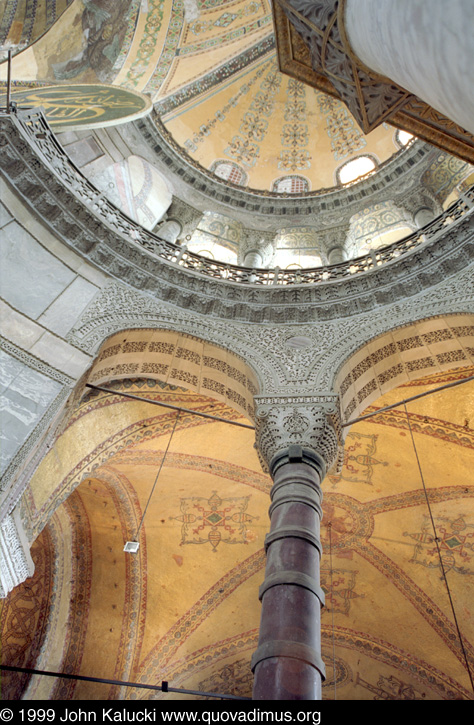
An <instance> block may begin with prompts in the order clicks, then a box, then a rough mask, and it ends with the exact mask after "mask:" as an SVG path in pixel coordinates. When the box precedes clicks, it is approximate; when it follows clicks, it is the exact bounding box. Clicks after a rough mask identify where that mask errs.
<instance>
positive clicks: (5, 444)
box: [0, 351, 63, 473]
mask: <svg viewBox="0 0 474 725" xmlns="http://www.w3.org/2000/svg"><path fill="white" fill-rule="evenodd" d="M62 387H63V386H62V385H61V383H59V382H57V381H56V380H51V378H48V377H47V376H46V375H43V374H42V373H40V372H38V371H37V370H32V369H31V368H29V367H28V366H27V365H26V364H25V363H23V362H22V361H20V360H17V359H16V358H14V357H13V356H11V355H8V354H7V353H6V352H3V351H0V390H1V393H2V397H1V400H0V414H1V432H0V441H1V446H0V471H1V472H2V473H3V472H4V471H5V469H6V467H7V466H8V463H9V462H10V461H11V459H12V458H13V456H14V455H15V453H16V452H17V451H18V450H19V448H20V447H21V446H22V445H23V443H24V442H25V441H26V439H27V438H28V436H29V435H30V433H31V432H32V430H33V429H34V428H35V426H36V425H37V424H38V422H39V421H40V419H41V418H42V416H43V415H44V413H45V412H46V411H47V409H48V407H49V406H50V404H51V403H52V401H53V400H54V399H55V397H56V396H57V395H58V394H59V392H60V391H61V389H62Z"/></svg>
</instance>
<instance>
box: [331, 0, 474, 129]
mask: <svg viewBox="0 0 474 725" xmlns="http://www.w3.org/2000/svg"><path fill="white" fill-rule="evenodd" d="M344 28H345V33H346V36H347V38H348V41H349V44H350V46H351V48H352V50H353V52H354V54H355V55H356V56H357V58H358V59H359V60H361V61H362V63H364V64H365V66H367V67H368V68H370V69H371V70H372V71H375V73H378V74H380V75H382V76H385V77H386V78H389V79H390V80H392V81H395V83H397V84H398V85H399V86H402V88H405V89H406V90H408V91H410V92H411V93H413V94H414V95H416V96H418V97H419V98H421V99H422V100H423V101H425V102H426V103H428V104H429V105H430V106H432V107H433V108H434V109H436V110H437V111H440V112H441V113H443V114H444V115H445V116H446V117H447V118H450V119H451V120H453V121H455V122H456V123H458V124H459V125H460V126H461V127H462V128H464V129H466V130H467V131H469V132H470V133H474V94H473V92H472V89H473V87H474V63H473V62H472V58H473V56H474V40H473V39H474V34H473V28H474V3H473V2H472V0H452V2H449V3H447V2H446V0H385V1H384V2H381V1H380V0H345V12H344Z"/></svg>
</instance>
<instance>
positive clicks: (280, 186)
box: [272, 176, 309, 194]
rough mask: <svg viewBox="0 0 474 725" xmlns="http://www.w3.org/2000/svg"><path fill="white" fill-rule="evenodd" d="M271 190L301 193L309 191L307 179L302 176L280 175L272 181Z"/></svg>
mask: <svg viewBox="0 0 474 725" xmlns="http://www.w3.org/2000/svg"><path fill="white" fill-rule="evenodd" d="M272 191H276V192H277V193H278V194H302V193H304V192H305V191H309V181H308V179H305V177H304V176H282V177H281V178H280V179H277V180H276V181H274V182H273V188H272Z"/></svg>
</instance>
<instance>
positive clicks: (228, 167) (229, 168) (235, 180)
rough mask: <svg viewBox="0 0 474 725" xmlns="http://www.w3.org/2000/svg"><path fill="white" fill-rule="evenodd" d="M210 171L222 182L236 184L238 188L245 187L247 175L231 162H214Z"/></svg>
mask: <svg viewBox="0 0 474 725" xmlns="http://www.w3.org/2000/svg"><path fill="white" fill-rule="evenodd" d="M211 171H212V172H213V173H214V174H215V175H216V176H218V177H219V179H224V181H230V182H231V183H232V184H238V186H246V185H247V174H246V173H245V171H244V170H243V169H241V168H240V166H239V165H238V164H235V163H234V162H233V161H214V163H213V164H212V166H211Z"/></svg>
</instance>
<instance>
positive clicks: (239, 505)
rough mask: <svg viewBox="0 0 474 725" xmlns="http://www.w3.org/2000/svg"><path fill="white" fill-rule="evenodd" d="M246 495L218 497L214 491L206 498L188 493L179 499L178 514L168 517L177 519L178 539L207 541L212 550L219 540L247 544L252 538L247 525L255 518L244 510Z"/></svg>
mask: <svg viewBox="0 0 474 725" xmlns="http://www.w3.org/2000/svg"><path fill="white" fill-rule="evenodd" d="M250 498H251V497H250V496H242V497H240V498H235V497H232V498H221V497H220V496H219V495H218V494H217V491H213V492H212V496H210V497H209V498H203V497H200V496H192V497H191V498H182V499H181V506H180V509H181V515H180V516H175V517H170V520H171V521H180V522H181V524H182V526H181V542H180V546H183V545H184V544H210V545H211V547H212V551H213V552H216V551H217V547H218V546H219V545H220V544H248V542H249V541H253V540H254V539H255V534H254V533H253V532H252V531H251V530H250V529H249V525H250V524H251V523H252V522H253V521H255V520H257V519H258V516H251V515H250V514H248V513H247V507H248V504H249V501H250Z"/></svg>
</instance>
